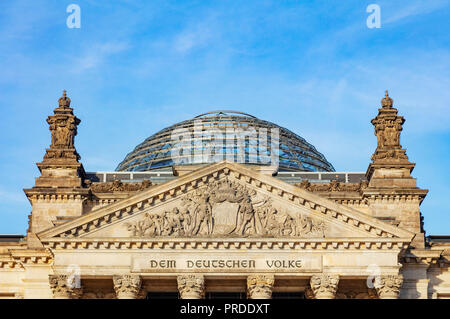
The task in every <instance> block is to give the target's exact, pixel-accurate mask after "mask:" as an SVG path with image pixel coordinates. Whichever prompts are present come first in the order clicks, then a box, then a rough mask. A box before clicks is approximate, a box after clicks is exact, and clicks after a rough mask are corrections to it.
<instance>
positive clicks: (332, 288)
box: [310, 274, 339, 299]
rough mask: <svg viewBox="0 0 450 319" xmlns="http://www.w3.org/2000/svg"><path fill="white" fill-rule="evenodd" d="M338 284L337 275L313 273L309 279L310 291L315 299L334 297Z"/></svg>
mask: <svg viewBox="0 0 450 319" xmlns="http://www.w3.org/2000/svg"><path fill="white" fill-rule="evenodd" d="M338 284H339V276H338V275H329V274H321V275H313V276H312V277H311V280H310V286H311V291H312V293H313V295H314V297H315V299H334V298H335V296H336V292H337V288H338Z"/></svg>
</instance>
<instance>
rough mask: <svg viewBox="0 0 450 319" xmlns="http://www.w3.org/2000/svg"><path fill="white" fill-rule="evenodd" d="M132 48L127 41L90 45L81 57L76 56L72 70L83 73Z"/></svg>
mask: <svg viewBox="0 0 450 319" xmlns="http://www.w3.org/2000/svg"><path fill="white" fill-rule="evenodd" d="M129 48H130V45H129V44H128V43H127V42H105V43H97V44H95V45H93V46H90V47H89V48H88V49H86V50H85V51H84V53H83V54H82V55H81V56H80V57H76V58H75V63H74V66H73V67H72V72H75V73H81V72H83V71H86V70H90V69H94V68H96V67H98V66H100V65H102V64H103V63H105V62H106V60H107V59H108V57H110V56H112V55H114V54H117V53H120V52H123V51H126V50H128V49H129Z"/></svg>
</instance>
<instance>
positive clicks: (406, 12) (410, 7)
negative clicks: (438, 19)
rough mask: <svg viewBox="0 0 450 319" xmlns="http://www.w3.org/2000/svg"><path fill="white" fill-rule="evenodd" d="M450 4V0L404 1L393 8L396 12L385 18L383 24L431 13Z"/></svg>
mask: <svg viewBox="0 0 450 319" xmlns="http://www.w3.org/2000/svg"><path fill="white" fill-rule="evenodd" d="M448 6H450V2H449V1H448V0H432V1H430V0H420V1H405V2H402V5H401V6H399V7H396V8H395V9H394V10H392V11H393V12H394V13H393V14H392V15H390V16H388V17H387V18H386V19H383V24H388V23H394V22H398V21H400V20H404V19H407V18H410V17H414V16H418V15H424V14H429V13H432V12H434V11H436V10H440V9H442V8H444V7H448ZM383 12H384V11H383Z"/></svg>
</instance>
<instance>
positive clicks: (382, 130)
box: [364, 91, 428, 247]
mask: <svg viewBox="0 0 450 319" xmlns="http://www.w3.org/2000/svg"><path fill="white" fill-rule="evenodd" d="M397 113H398V110H397V109H396V108H394V100H393V99H392V98H391V97H390V96H389V94H388V91H386V93H385V96H384V98H383V99H382V100H381V108H379V109H378V115H377V116H376V117H375V118H374V119H372V121H371V122H372V124H373V125H374V127H375V136H376V137H377V148H376V150H375V152H374V154H373V155H372V158H371V159H372V162H371V163H370V165H369V167H368V169H367V172H366V177H367V180H368V181H369V185H368V187H367V188H366V189H365V190H364V197H365V198H366V199H367V200H368V203H369V211H370V213H371V215H373V216H374V217H377V218H379V219H383V220H386V221H389V222H391V223H393V224H395V225H397V226H398V227H400V228H403V229H406V230H409V231H411V232H414V233H415V234H416V237H415V238H414V241H413V244H414V246H416V247H424V240H425V239H424V235H425V234H424V230H423V228H422V220H421V214H420V208H419V206H420V204H421V203H422V201H423V199H424V198H425V196H426V194H427V193H428V190H426V189H420V188H418V187H417V184H416V179H415V178H413V177H412V176H411V172H412V170H413V169H414V166H415V163H411V162H410V161H409V158H408V156H407V155H406V149H404V148H402V145H401V144H400V134H401V131H402V129H403V124H404V123H405V119H404V118H403V116H400V115H398V114H397Z"/></svg>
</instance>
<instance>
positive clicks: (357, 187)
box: [295, 180, 368, 192]
mask: <svg viewBox="0 0 450 319" xmlns="http://www.w3.org/2000/svg"><path fill="white" fill-rule="evenodd" d="M367 185H368V182H367V181H361V182H359V183H341V182H338V181H331V182H329V183H311V182H309V181H308V180H304V181H301V182H300V183H295V186H297V187H300V188H302V189H305V190H307V191H310V192H360V191H362V190H363V189H365V188H367Z"/></svg>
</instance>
